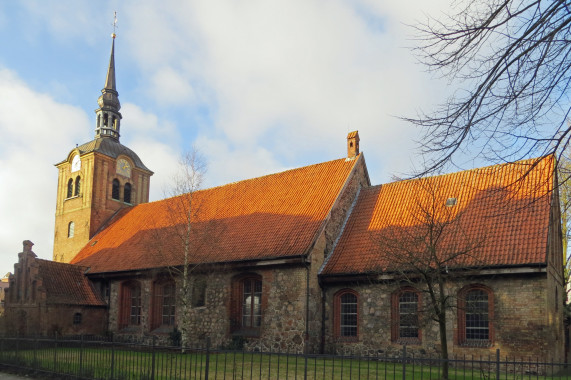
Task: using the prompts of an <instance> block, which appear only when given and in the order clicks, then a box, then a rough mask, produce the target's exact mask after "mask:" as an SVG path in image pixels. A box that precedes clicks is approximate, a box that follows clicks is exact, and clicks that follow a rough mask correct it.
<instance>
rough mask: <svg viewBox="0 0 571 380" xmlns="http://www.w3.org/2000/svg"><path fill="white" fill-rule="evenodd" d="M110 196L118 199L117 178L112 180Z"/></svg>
mask: <svg viewBox="0 0 571 380" xmlns="http://www.w3.org/2000/svg"><path fill="white" fill-rule="evenodd" d="M111 198H113V199H116V200H119V180H118V179H117V178H115V179H114V180H113V187H112V188H111Z"/></svg>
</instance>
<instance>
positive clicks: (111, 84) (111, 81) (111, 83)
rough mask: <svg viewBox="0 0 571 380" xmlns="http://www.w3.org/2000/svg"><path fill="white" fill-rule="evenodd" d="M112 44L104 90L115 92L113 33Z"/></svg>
mask: <svg viewBox="0 0 571 380" xmlns="http://www.w3.org/2000/svg"><path fill="white" fill-rule="evenodd" d="M111 37H112V38H113V42H112V43H111V58H109V68H108V69H107V79H106V80H105V89H106V90H113V91H115V92H117V87H116V85H115V33H113V34H112V35H111Z"/></svg>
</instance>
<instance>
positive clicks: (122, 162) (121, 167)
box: [116, 158, 131, 178]
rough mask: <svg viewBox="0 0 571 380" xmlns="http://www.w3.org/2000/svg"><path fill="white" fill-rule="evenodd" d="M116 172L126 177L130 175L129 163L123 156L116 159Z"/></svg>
mask: <svg viewBox="0 0 571 380" xmlns="http://www.w3.org/2000/svg"><path fill="white" fill-rule="evenodd" d="M116 172H117V174H121V175H122V176H125V177H127V178H130V177H131V164H129V161H127V160H126V159H124V158H120V159H118V160H117V169H116Z"/></svg>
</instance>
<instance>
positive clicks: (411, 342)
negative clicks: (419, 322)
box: [393, 338, 422, 346]
mask: <svg viewBox="0 0 571 380" xmlns="http://www.w3.org/2000/svg"><path fill="white" fill-rule="evenodd" d="M393 343H396V344H402V345H406V346H411V345H417V346H418V345H421V344H422V341H421V340H420V339H419V338H399V339H397V340H395V341H393Z"/></svg>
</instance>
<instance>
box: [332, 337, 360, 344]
mask: <svg viewBox="0 0 571 380" xmlns="http://www.w3.org/2000/svg"><path fill="white" fill-rule="evenodd" d="M335 339H336V340H337V342H343V343H358V342H359V337H358V336H337V337H335Z"/></svg>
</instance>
